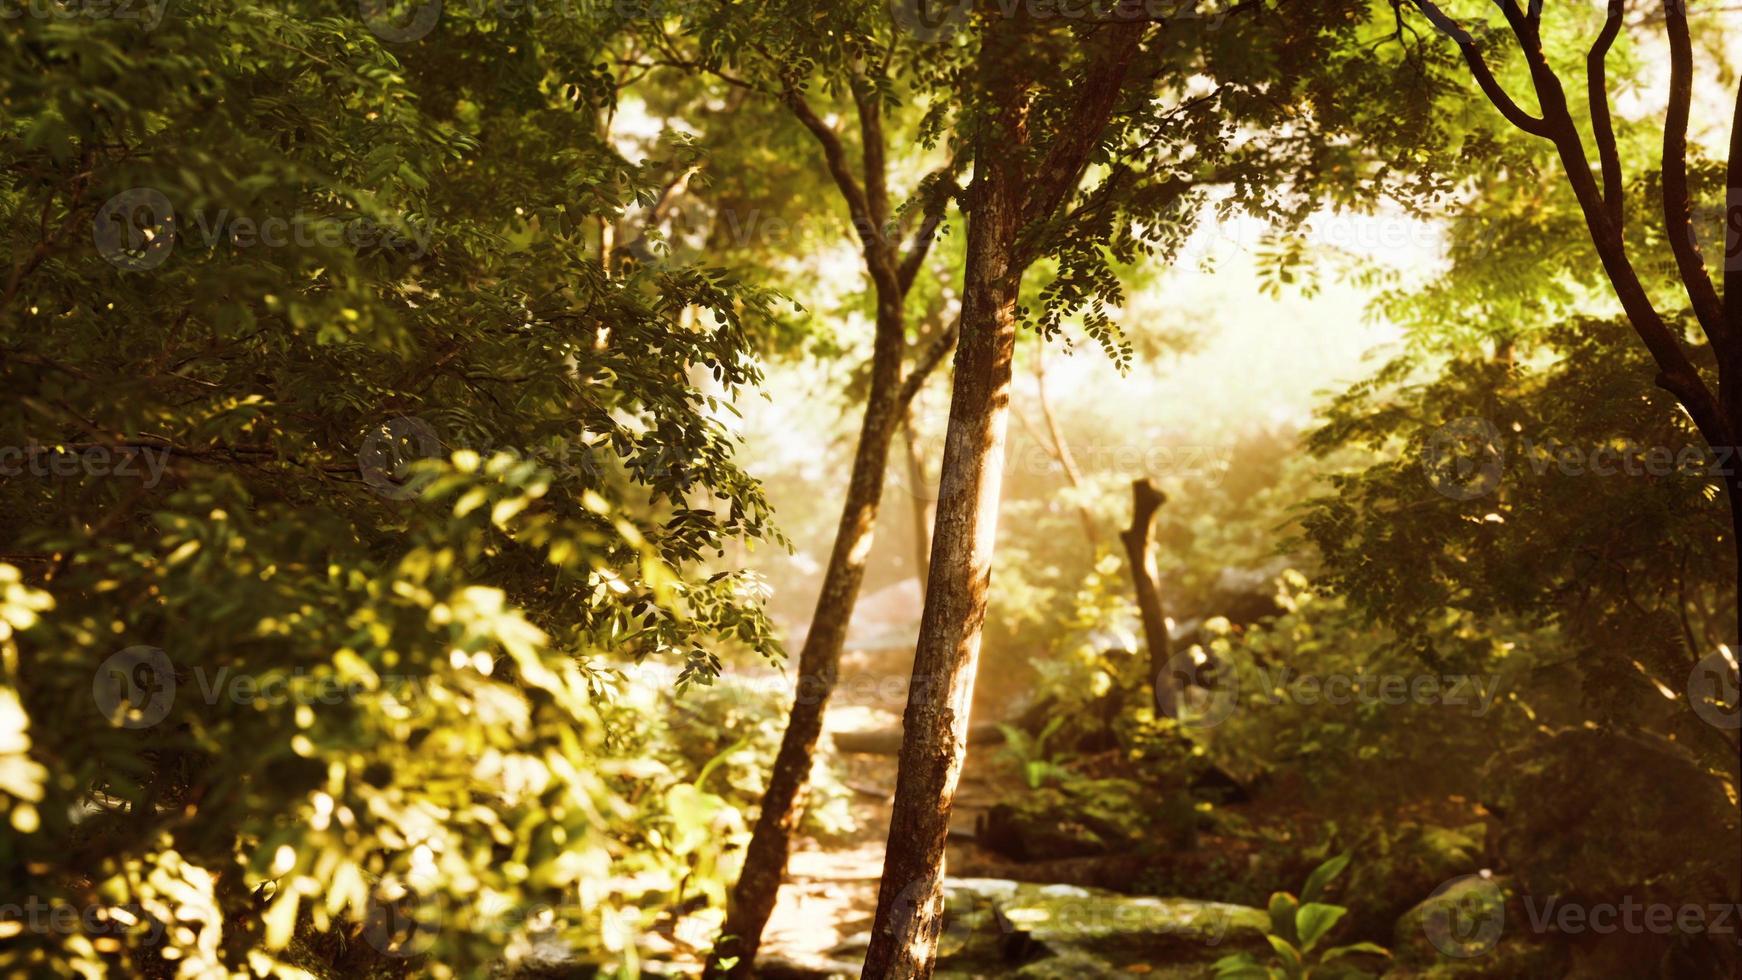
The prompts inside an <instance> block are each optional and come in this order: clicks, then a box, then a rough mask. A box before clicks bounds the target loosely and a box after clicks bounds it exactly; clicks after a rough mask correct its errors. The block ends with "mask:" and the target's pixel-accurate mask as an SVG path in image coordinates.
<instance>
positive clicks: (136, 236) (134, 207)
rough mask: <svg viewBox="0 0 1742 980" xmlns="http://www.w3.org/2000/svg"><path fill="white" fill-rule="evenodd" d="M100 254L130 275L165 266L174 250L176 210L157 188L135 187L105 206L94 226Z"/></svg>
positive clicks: (99, 209) (92, 226) (93, 238)
mask: <svg viewBox="0 0 1742 980" xmlns="http://www.w3.org/2000/svg"><path fill="white" fill-rule="evenodd" d="M91 240H92V241H93V242H95V243H96V246H97V254H99V255H101V256H102V257H103V258H104V259H106V260H108V262H109V264H110V265H113V266H115V267H116V268H118V269H122V270H124V271H127V272H145V271H147V270H149V269H155V268H157V267H158V266H160V265H162V264H163V263H164V262H165V261H166V260H167V259H168V258H169V253H170V250H171V249H173V248H174V247H175V208H173V207H171V206H170V203H169V198H167V197H164V196H163V192H161V191H159V190H157V189H156V188H154V187H134V188H132V189H130V190H125V191H122V192H121V193H119V194H116V195H115V196H114V197H111V198H109V199H108V200H107V201H104V202H103V206H102V207H100V208H98V209H97V217H96V218H95V219H94V220H93V221H92V222H91Z"/></svg>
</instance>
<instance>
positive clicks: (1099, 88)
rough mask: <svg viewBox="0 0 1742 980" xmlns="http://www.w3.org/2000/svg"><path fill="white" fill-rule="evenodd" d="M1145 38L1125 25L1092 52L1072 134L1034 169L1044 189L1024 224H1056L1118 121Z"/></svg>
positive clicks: (1032, 198)
mask: <svg viewBox="0 0 1742 980" xmlns="http://www.w3.org/2000/svg"><path fill="white" fill-rule="evenodd" d="M1145 33H1146V31H1145V30H1144V29H1143V28H1142V27H1140V26H1130V25H1122V26H1121V27H1120V29H1118V30H1116V31H1112V32H1110V35H1109V37H1110V39H1109V40H1107V41H1106V42H1104V47H1103V48H1102V49H1101V50H1096V51H1092V52H1090V57H1091V58H1092V60H1093V64H1092V67H1091V68H1090V70H1089V74H1088V77H1087V78H1085V79H1083V82H1082V84H1081V85H1080V86H1079V95H1078V96H1077V100H1076V105H1075V106H1074V107H1073V108H1072V111H1071V113H1070V116H1069V118H1070V120H1071V126H1070V129H1069V130H1068V131H1066V132H1064V133H1061V134H1060V135H1058V136H1057V137H1056V138H1055V139H1054V140H1053V143H1052V146H1050V147H1048V148H1047V153H1046V156H1045V157H1044V158H1043V159H1042V160H1041V162H1040V164H1039V165H1038V166H1037V167H1036V168H1035V169H1034V173H1035V174H1036V175H1037V177H1038V183H1037V185H1036V186H1035V188H1034V190H1033V192H1032V193H1031V194H1029V195H1028V200H1027V201H1026V202H1025V203H1024V207H1023V223H1024V224H1027V223H1029V222H1033V221H1036V220H1042V221H1044V220H1050V219H1051V218H1052V217H1053V216H1054V215H1056V214H1057V213H1058V209H1059V207H1060V206H1061V205H1063V204H1064V202H1065V199H1066V198H1067V197H1068V196H1069V195H1070V194H1071V193H1072V192H1074V191H1075V190H1076V189H1077V186H1078V184H1080V183H1081V182H1082V179H1083V171H1084V170H1085V169H1087V168H1088V165H1089V160H1090V158H1091V157H1093V156H1094V152H1093V151H1094V148H1095V144H1096V143H1097V142H1099V141H1100V140H1101V139H1102V137H1103V135H1104V133H1105V131H1106V129H1107V121H1108V120H1109V119H1111V118H1112V116H1113V108H1114V106H1115V104H1117V102H1118V100H1119V96H1120V94H1121V93H1122V92H1123V90H1124V87H1125V76H1126V75H1127V74H1128V73H1129V71H1130V69H1131V62H1132V60H1133V59H1134V58H1135V57H1136V55H1137V50H1138V48H1139V47H1140V46H1141V45H1142V43H1143V38H1144V35H1145Z"/></svg>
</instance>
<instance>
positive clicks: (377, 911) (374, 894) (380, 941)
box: [363, 876, 444, 959]
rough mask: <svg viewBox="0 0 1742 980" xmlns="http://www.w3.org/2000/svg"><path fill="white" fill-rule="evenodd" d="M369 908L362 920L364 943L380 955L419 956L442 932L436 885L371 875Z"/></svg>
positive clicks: (417, 880) (425, 951) (416, 880)
mask: <svg viewBox="0 0 1742 980" xmlns="http://www.w3.org/2000/svg"><path fill="white" fill-rule="evenodd" d="M370 878H371V880H370V882H369V907H368V910H367V912H366V913H365V914H364V917H363V940H364V941H365V942H367V943H368V944H369V945H370V946H373V947H374V948H375V950H376V952H379V953H381V954H382V955H383V956H392V957H396V958H400V959H409V958H411V957H414V956H422V955H424V954H425V953H428V952H429V951H430V948H431V947H433V946H434V945H435V941H436V936H437V935H438V934H439V933H440V932H441V927H442V916H443V911H444V910H443V906H442V899H441V893H440V891H439V890H437V889H436V888H435V883H434V882H433V881H430V880H428V879H424V878H419V877H416V876H413V877H411V878H408V879H393V880H388V879H384V878H375V877H373V876H370Z"/></svg>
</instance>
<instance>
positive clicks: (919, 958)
mask: <svg viewBox="0 0 1742 980" xmlns="http://www.w3.org/2000/svg"><path fill="white" fill-rule="evenodd" d="M1016 94H1017V93H1016V91H1015V90H1014V88H1013V87H1012V88H1011V89H1010V90H1009V100H1008V101H1007V103H1006V104H1005V105H1003V106H1001V107H1000V108H1001V115H1002V116H1003V117H1004V118H1003V119H1002V120H1001V121H1002V122H1003V124H1004V125H1003V127H1002V128H1003V129H1004V130H1005V131H1006V132H1007V133H1013V132H1018V131H1020V129H1021V119H1020V114H1019V112H1018V109H1017V105H1016ZM982 147H983V148H985V144H984V143H983V144H982ZM1013 156H1014V154H1013V153H1008V152H1003V151H1002V150H999V151H995V152H981V153H976V154H975V161H974V180H973V183H972V184H971V185H970V186H969V189H968V212H969V219H968V252H967V267H966V272H965V276H964V278H965V292H964V297H963V303H962V324H961V340H960V346H959V348H958V349H957V352H956V361H955V384H954V386H953V393H952V395H951V398H950V420H949V435H948V437H947V439H946V441H945V444H944V457H943V471H942V474H941V475H940V477H939V479H938V501H937V517H936V523H935V526H934V529H933V535H932V552H931V581H930V584H929V585H928V587H927V589H926V597H925V612H924V613H923V615H922V616H921V619H920V627H919V643H918V646H917V649H916V650H915V652H914V665H913V685H912V687H911V688H910V689H909V692H908V700H907V710H906V713H905V714H904V715H903V718H902V730H903V732H904V738H903V741H902V747H901V763H900V771H899V775H898V777H897V779H896V788H895V803H894V812H893V813H892V815H891V817H890V824H889V843H888V847H887V850H886V853H885V856H884V864H883V880H882V884H881V886H880V888H879V891H878V896H877V918H876V923H875V925H874V926H873V928H872V933H871V946H870V949H869V950H868V951H867V953H866V958H865V969H864V972H863V973H862V974H861V976H864V977H868V978H869V977H876V978H896V977H901V978H906V977H927V976H930V975H931V970H932V965H933V960H934V958H935V956H936V947H937V936H938V930H939V926H940V925H941V913H942V911H943V909H942V888H941V885H942V880H943V869H942V863H943V854H944V843H945V840H946V838H947V837H948V834H949V822H950V805H951V803H952V802H953V800H954V798H955V793H956V782H957V779H958V777H959V776H960V774H961V768H962V757H963V754H964V752H965V750H966V744H967V735H968V724H969V707H970V702H971V699H972V696H973V688H974V671H975V669H976V668H977V666H978V659H979V652H980V627H981V624H982V622H983V621H984V619H985V616H986V588H987V583H988V578H989V576H990V572H991V560H992V545H993V540H994V538H995V537H996V534H997V525H998V495H999V493H1000V491H1001V490H1002V476H1003V469H1004V467H1003V462H1004V432H1005V427H1006V423H1007V421H1008V417H1007V416H1008V411H1009V401H1010V373H1011V355H1012V352H1013V350H1014V348H1015V343H1016V316H1015V311H1016V294H1017V288H1018V286H1019V284H1020V282H1021V269H1020V268H1018V267H1017V265H1016V263H1015V244H1016V236H1017V233H1018V231H1019V230H1020V228H1021V221H1022V214H1021V188H1022V181H1021V180H1020V174H1019V173H1017V172H1016V170H1015V167H1014V165H1013V159H1012V158H1013Z"/></svg>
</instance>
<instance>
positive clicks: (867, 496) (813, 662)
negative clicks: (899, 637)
mask: <svg viewBox="0 0 1742 980" xmlns="http://www.w3.org/2000/svg"><path fill="white" fill-rule="evenodd" d="M897 316H899V312H897ZM902 339H903V338H902V334H901V329H900V324H899V320H897V322H896V328H895V329H894V330H884V329H882V328H881V327H879V330H878V337H877V348H876V353H875V354H874V356H873V361H872V380H871V391H870V393H869V395H868V396H867V398H866V402H865V419H864V422H863V424H862V425H861V426H860V429H859V445H858V449H857V451H856V452H855V453H854V455H853V474H852V478H851V480H850V481H849V482H848V484H847V500H846V503H845V504H844V505H843V506H842V508H841V522H840V524H839V526H838V527H837V528H836V530H835V544H834V548H833V550H831V551H830V553H829V564H828V567H827V569H825V570H824V572H823V585H822V590H821V591H820V592H819V593H818V595H817V604H816V609H815V611H814V612H813V613H812V614H811V623H810V631H809V632H808V633H806V634H805V638H804V646H803V647H802V648H801V650H800V652H799V658H798V691H797V694H796V696H795V697H794V699H793V704H792V713H791V715H790V716H789V717H788V720H787V723H786V734H784V735H783V736H781V740H780V750H779V751H778V752H777V753H776V754H775V757H774V767H773V769H772V770H771V771H770V772H769V776H768V788H767V789H766V790H765V791H764V792H763V794H762V806H761V811H760V813H759V815H758V817H757V820H756V828H755V830H754V831H753V832H752V835H751V838H750V846H749V847H748V848H747V849H746V851H745V854H744V869H743V871H742V872H740V873H739V876H738V883H737V885H736V886H735V887H734V888H733V890H732V895H731V900H730V902H729V903H728V906H727V910H726V922H725V926H724V928H723V929H722V933H721V936H722V938H721V940H720V942H719V943H718V944H716V946H715V948H714V951H713V953H712V954H711V955H710V956H709V958H708V964H707V969H706V975H707V976H709V977H748V976H751V975H753V971H754V967H755V960H756V953H757V950H758V949H759V948H760V947H761V945H762V930H763V928H764V927H765V926H766V925H767V924H768V917H769V915H770V914H771V913H772V912H773V911H774V902H775V898H776V897H777V896H778V894H779V892H780V882H781V879H782V878H783V877H784V876H785V874H786V860H787V856H788V854H789V853H790V852H791V850H792V835H793V832H794V831H795V830H796V829H797V828H798V822H799V818H800V817H801V816H802V815H803V813H804V808H803V806H801V805H800V800H799V796H800V794H801V793H803V792H804V790H805V788H806V786H807V784H808V783H809V781H810V771H811V762H812V759H813V758H814V757H815V756H816V747H817V739H818V737H819V736H820V735H821V734H822V730H823V711H824V710H825V709H826V708H827V707H828V702H829V696H830V695H831V694H832V693H833V692H834V689H835V681H836V678H837V676H838V674H839V672H840V667H841V650H842V647H843V646H844V645H845V644H846V641H847V627H848V624H849V623H850V622H851V620H852V618H853V608H854V606H855V605H856V604H857V603H858V600H859V587H860V585H861V584H863V582H864V580H865V560H866V557H867V556H868V555H869V554H870V552H871V539H872V533H873V530H874V528H875V525H876V523H877V508H878V505H879V503H880V502H881V500H882V497H883V471H884V467H886V466H887V465H888V463H889V447H890V443H891V441H892V440H893V438H894V432H895V425H896V420H897V418H898V416H899V415H900V412H901V405H900V401H899V393H898V388H899V387H900V385H901V377H900V371H901V355H902Z"/></svg>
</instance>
